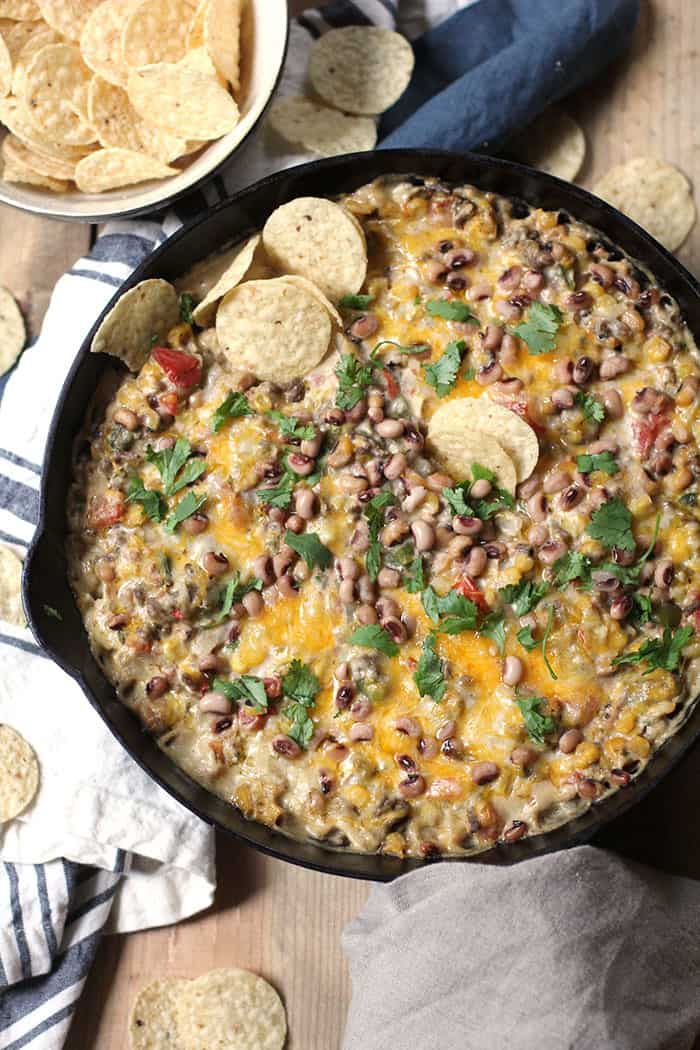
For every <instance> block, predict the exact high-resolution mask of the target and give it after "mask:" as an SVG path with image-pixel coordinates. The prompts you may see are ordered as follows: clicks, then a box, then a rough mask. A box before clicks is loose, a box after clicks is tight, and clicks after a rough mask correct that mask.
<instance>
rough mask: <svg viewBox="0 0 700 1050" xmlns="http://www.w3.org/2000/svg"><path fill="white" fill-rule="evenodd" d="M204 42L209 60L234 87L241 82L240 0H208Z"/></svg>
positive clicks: (234, 88)
mask: <svg viewBox="0 0 700 1050" xmlns="http://www.w3.org/2000/svg"><path fill="white" fill-rule="evenodd" d="M204 43H205V46H206V49H207V51H208V52H209V55H210V57H211V60H212V62H213V63H214V65H215V66H216V68H217V69H218V71H219V73H221V75H222V77H223V78H224V79H225V80H226V81H228V83H229V84H230V85H231V87H232V88H233V90H234V91H238V88H239V86H240V80H241V77H240V57H241V56H240V50H241V0H209V4H208V6H207V8H206V10H205V13H204Z"/></svg>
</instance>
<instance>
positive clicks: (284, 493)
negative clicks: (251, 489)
mask: <svg viewBox="0 0 700 1050" xmlns="http://www.w3.org/2000/svg"><path fill="white" fill-rule="evenodd" d="M296 482H297V478H296V477H295V475H294V474H292V473H291V472H290V471H285V472H284V474H283V475H282V477H281V478H280V479H279V481H278V482H277V484H276V485H270V487H269V488H265V489H258V490H257V492H256V493H255V495H256V497H257V498H258V499H259V500H260V502H261V503H264V504H265V506H266V507H282V508H284V507H288V506H289V504H290V503H291V502H292V492H293V491H294V486H295V484H296Z"/></svg>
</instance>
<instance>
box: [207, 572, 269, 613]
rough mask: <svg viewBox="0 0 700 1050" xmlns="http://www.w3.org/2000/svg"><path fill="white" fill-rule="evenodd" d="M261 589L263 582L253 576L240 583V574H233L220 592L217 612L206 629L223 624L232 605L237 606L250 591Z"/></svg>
mask: <svg viewBox="0 0 700 1050" xmlns="http://www.w3.org/2000/svg"><path fill="white" fill-rule="evenodd" d="M262 588H263V582H262V580H259V579H258V578H257V576H253V577H252V579H250V580H248V581H247V582H246V583H241V578H240V574H239V573H237V572H236V573H234V574H233V578H232V579H230V580H229V581H228V583H227V584H226V586H225V587H224V589H223V590H222V591H221V594H220V602H221V604H220V606H219V611H218V613H217V614H216V616H215V617H214V619H213V620H212V622H211V624H207V627H214V626H216V624H219V623H223V621H224V620H225V619H226V617H227V616H228V615H229V614H230V612H231V609H232V608H233V607H234V605H237V604H238V602H240V601H241V600H242V599H243V598H245V596H246V594H249V593H250V591H261V590H262Z"/></svg>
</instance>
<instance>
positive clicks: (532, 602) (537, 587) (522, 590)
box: [498, 580, 547, 616]
mask: <svg viewBox="0 0 700 1050" xmlns="http://www.w3.org/2000/svg"><path fill="white" fill-rule="evenodd" d="M498 593H499V594H500V596H501V598H502V599H503V601H504V602H505V604H506V605H510V606H512V608H513V612H514V613H515V615H516V616H526V615H527V613H529V612H531V611H532V610H533V609H534V608H535V606H536V605H537V604H538V602H540V601H541V600H542V599H543V598H544V596H545V594H546V593H547V584H546V583H535V582H534V580H520V582H519V583H509V584H508V585H507V586H506V587H501V588H500V590H499V592H498Z"/></svg>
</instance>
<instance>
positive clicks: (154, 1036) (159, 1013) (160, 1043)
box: [129, 978, 190, 1050]
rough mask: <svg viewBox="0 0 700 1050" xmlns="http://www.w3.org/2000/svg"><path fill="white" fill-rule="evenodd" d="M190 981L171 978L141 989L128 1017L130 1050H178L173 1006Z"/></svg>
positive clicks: (154, 982) (178, 1042)
mask: <svg viewBox="0 0 700 1050" xmlns="http://www.w3.org/2000/svg"><path fill="white" fill-rule="evenodd" d="M189 983H190V982H189V981H183V980H178V979H177V978H171V979H169V980H165V981H153V982H152V984H147V985H146V987H145V988H142V989H141V991H140V992H139V994H138V995H137V996H136V999H135V1000H134V1005H133V1007H132V1009H131V1014H130V1016H129V1040H130V1046H131V1050H179V1048H180V1047H182V1045H183V1044H182V1042H181V1040H180V1037H179V1034H178V1027H177V1013H176V1003H177V1000H178V999H179V998H180V996H181V995H182V994H183V992H184V989H185V987H186V986H187V985H188V984H189Z"/></svg>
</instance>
